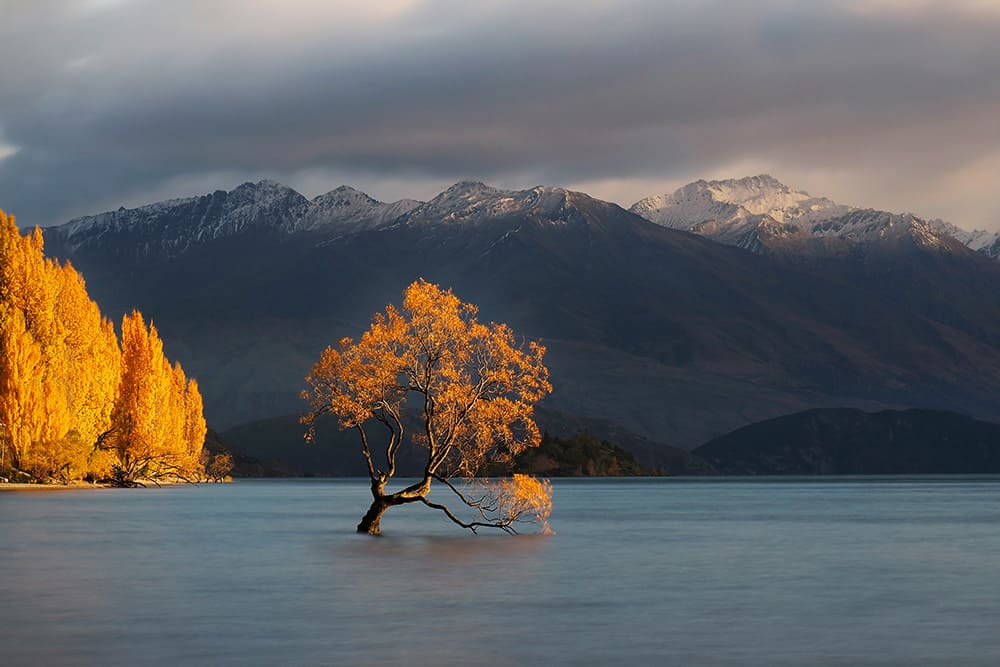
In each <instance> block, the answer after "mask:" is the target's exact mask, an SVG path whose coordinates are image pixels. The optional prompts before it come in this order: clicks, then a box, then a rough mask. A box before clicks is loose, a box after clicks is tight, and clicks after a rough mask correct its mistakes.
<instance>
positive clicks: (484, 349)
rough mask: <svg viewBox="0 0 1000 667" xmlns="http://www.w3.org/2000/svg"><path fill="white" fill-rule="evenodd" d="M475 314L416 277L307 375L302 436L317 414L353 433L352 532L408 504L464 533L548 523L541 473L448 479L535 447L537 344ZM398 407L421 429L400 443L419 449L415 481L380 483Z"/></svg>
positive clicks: (539, 385)
mask: <svg viewBox="0 0 1000 667" xmlns="http://www.w3.org/2000/svg"><path fill="white" fill-rule="evenodd" d="M476 314H477V308H476V307H475V306H474V305H472V304H468V303H463V302H462V301H460V300H459V299H458V298H457V297H456V296H455V295H454V294H452V293H451V291H450V290H442V289H441V288H439V287H438V286H436V285H433V284H431V283H428V282H425V281H423V280H419V281H417V282H414V283H413V284H412V285H410V286H409V287H408V288H407V289H406V291H405V292H404V295H403V308H402V311H399V310H397V309H396V308H395V307H394V306H392V305H390V306H388V307H387V308H386V310H385V312H384V313H379V314H376V315H375V316H374V318H373V320H372V324H371V326H370V327H369V329H368V330H367V331H365V332H364V334H363V335H362V336H361V338H360V340H358V341H357V342H355V341H353V340H351V339H350V338H345V339H343V340H341V341H340V345H339V346H338V348H336V349H335V348H332V347H328V348H326V350H324V351H323V353H322V355H321V357H320V359H319V361H318V362H317V363H316V364H315V365H314V366H313V369H312V373H311V374H310V375H309V376H308V377H307V378H306V384H307V389H306V390H305V391H304V392H303V398H304V399H306V400H307V401H309V404H310V411H309V413H308V414H306V415H305V416H304V417H303V418H302V421H303V423H304V424H306V425H307V426H308V427H309V432H308V434H307V438H309V439H311V438H312V435H313V432H314V428H315V422H316V419H317V418H318V417H320V416H322V415H327V414H329V415H333V416H335V417H336V418H337V420H338V421H339V425H340V427H341V428H353V429H356V430H357V431H358V434H359V438H360V445H361V452H362V455H363V456H364V460H365V463H366V465H367V468H368V474H369V476H370V478H371V492H372V504H371V506H370V508H369V509H368V512H367V513H366V514H365V516H364V517H363V518H362V520H361V523H359V524H358V532H360V533H368V534H372V535H377V534H379V533H380V532H381V525H380V522H381V519H382V515H383V514H384V513H385V512H386V510H388V509H389V508H390V507H393V506H396V505H403V504H408V503H416V502H420V503H423V504H424V505H426V506H428V507H431V508H433V509H436V510H440V511H441V512H443V513H444V514H445V515H446V516H447V517H448V518H449V519H451V520H452V521H454V522H455V523H457V524H458V525H460V526H463V527H465V528H469V529H471V530H472V531H473V532H475V531H476V529H477V528H480V527H495V528H500V529H503V530H505V531H507V532H515V530H514V524H515V523H516V522H518V521H521V520H526V519H533V520H537V521H539V522H540V523H542V524H543V527H547V526H546V525H545V521H546V519H547V518H548V514H549V511H550V510H551V487H550V486H549V485H548V483H547V482H542V481H538V480H534V479H533V478H530V477H528V476H525V475H517V476H515V477H514V478H513V479H511V480H507V481H504V482H502V483H496V484H492V485H490V484H487V483H486V482H480V483H479V484H476V485H474V486H469V485H466V486H460V485H457V484H455V483H454V482H453V479H454V478H456V477H464V478H472V477H474V476H475V474H476V473H477V472H478V471H479V470H482V469H484V468H485V467H486V466H487V465H490V464H501V465H503V464H510V463H512V461H513V458H514V457H515V456H516V455H517V454H519V453H520V452H522V451H523V450H524V449H525V448H527V447H534V446H537V445H538V443H539V442H540V439H541V438H540V434H539V431H538V427H537V425H536V424H535V422H534V419H533V410H534V404H535V403H536V402H537V401H538V400H539V399H541V398H542V397H543V396H545V395H546V394H548V393H549V392H550V391H552V387H551V385H550V384H549V381H548V370H547V369H546V368H545V365H544V364H543V363H542V357H543V356H544V354H545V348H544V347H542V346H541V345H539V344H538V343H535V342H530V343H528V344H527V345H518V343H517V341H516V340H515V338H514V334H513V332H512V331H511V330H510V328H509V327H507V326H506V325H504V324H495V323H489V324H482V323H480V322H479V321H477V319H476ZM407 408H409V409H410V410H411V411H412V412H414V413H415V414H416V415H418V416H419V423H420V427H419V429H417V432H416V433H415V434H414V435H413V436H412V437H411V438H410V440H411V441H412V442H413V443H415V444H416V445H418V446H420V447H423V448H424V450H425V464H424V471H423V475H422V477H421V479H420V480H419V481H417V482H416V483H414V484H412V485H410V486H407V487H406V488H403V489H401V490H399V491H395V492H389V491H387V490H386V486H387V484H388V483H389V481H390V480H391V479H392V478H393V476H394V475H395V473H396V458H397V455H398V452H399V448H400V447H401V446H402V445H403V443H404V442H405V440H406V439H405V437H404V423H406V419H405V416H404V411H405V410H406V409H407ZM372 423H375V424H377V425H379V426H378V428H379V429H380V432H384V433H385V434H386V441H385V449H384V457H376V456H375V454H374V453H373V444H372V441H371V439H370V437H369V432H368V431H369V426H370V424H372ZM376 458H379V459H380V460H378V461H376ZM382 459H384V463H385V467H384V468H383V467H382ZM434 481H437V482H440V483H441V484H442V485H444V486H445V487H446V488H447V489H448V490H450V491H451V492H453V493H454V494H455V496H457V498H458V499H459V501H460V502H461V503H463V504H464V505H466V506H468V507H469V508H471V512H472V514H473V516H472V518H471V519H463V518H461V517H460V516H458V515H457V514H455V513H454V512H453V511H452V510H451V509H449V508H448V507H447V506H446V505H444V504H441V503H438V502H434V501H432V500H430V499H429V497H428V496H429V493H430V491H431V485H432V483H433V482H434Z"/></svg>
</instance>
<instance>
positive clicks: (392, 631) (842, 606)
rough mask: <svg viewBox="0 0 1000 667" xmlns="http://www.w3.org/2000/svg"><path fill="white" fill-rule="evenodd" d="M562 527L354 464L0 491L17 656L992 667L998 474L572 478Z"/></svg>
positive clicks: (90, 660) (995, 658)
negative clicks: (155, 483) (474, 526)
mask: <svg viewBox="0 0 1000 667" xmlns="http://www.w3.org/2000/svg"><path fill="white" fill-rule="evenodd" d="M554 487H555V493H554V499H555V511H554V512H553V516H552V526H553V528H554V529H555V531H556V534H555V535H552V536H536V535H521V536H516V537H510V536H506V535H503V534H500V535H495V534H490V535H483V534H480V535H478V536H477V535H472V534H469V533H467V532H465V531H463V530H462V529H461V528H458V527H457V526H454V525H453V524H451V523H449V522H448V521H447V520H446V519H444V518H442V517H441V516H438V515H437V514H435V513H434V512H433V511H432V510H430V509H428V508H426V507H423V506H419V507H404V508H394V509H392V510H390V511H389V513H388V514H386V516H385V518H384V519H383V531H384V533H385V535H384V536H383V537H381V538H370V537H367V536H361V535H356V534H354V533H353V530H354V526H355V525H356V523H357V521H358V519H359V518H360V516H361V514H363V513H364V510H365V509H366V508H367V504H368V500H369V497H368V489H367V487H366V485H365V484H364V483H363V482H362V481H360V480H332V481H331V480H322V481H321V480H302V481H267V480H261V481H239V482H236V483H234V484H228V485H203V486H198V487H179V488H164V489H146V490H107V491H65V492H60V493H55V492H53V493H0V664H4V665H106V664H115V665H134V664H198V665H241V666H242V665H323V664H329V665H382V664H394V663H399V662H401V661H405V662H407V663H409V664H413V665H424V664H427V665H472V664H498V665H514V664H525V665H548V664H581V665H587V664H594V665H612V664H613V665H628V664H640V665H646V664H649V665H661V664H673V665H741V666H743V665H768V666H773V665H907V666H912V665H941V666H949V667H953V666H957V665H997V664H1000V562H998V557H1000V480H998V479H995V478H980V479H971V478H941V479H928V478H910V479H903V478H890V479H877V480H871V479H868V480H858V479H835V480H830V479H823V480H781V481H777V480H705V479H702V480H684V479H656V480H566V481H556V482H555V483H554Z"/></svg>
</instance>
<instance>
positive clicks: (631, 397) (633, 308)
mask: <svg viewBox="0 0 1000 667" xmlns="http://www.w3.org/2000/svg"><path fill="white" fill-rule="evenodd" d="M709 186H711V184H709V183H707V182H703V183H701V184H693V186H692V187H691V188H690V189H689V190H688V192H687V193H682V194H684V196H683V197H682V196H680V195H678V196H677V197H675V198H673V199H671V200H670V202H671V205H672V206H673V208H674V209H678V208H682V207H684V206H686V207H687V210H688V211H692V210H695V211H697V210H699V207H700V210H701V211H703V212H704V211H706V210H708V214H707V215H706V214H702V215H700V216H695V217H701V218H702V219H701V220H699V224H701V230H702V232H703V233H705V232H706V231H707V228H708V226H709V223H711V224H716V225H718V226H719V228H720V229H724V228H725V225H726V224H731V223H732V221H733V220H738V221H741V222H742V223H743V224H745V225H746V230H745V231H747V232H748V233H749V234H751V236H752V238H751V239H749V240H748V241H753V239H758V240H761V239H763V240H765V241H766V242H767V243H770V244H772V245H771V246H765V247H766V248H769V249H774V248H776V247H778V245H780V244H781V243H787V244H789V246H794V244H795V243H797V242H799V240H800V239H805V240H806V241H808V242H809V243H810V244H811V245H812V246H814V247H816V249H817V252H820V251H822V249H823V248H824V247H826V246H830V247H831V248H832V249H834V250H837V249H839V248H841V247H847V246H849V244H850V243H851V241H850V239H866V238H871V239H878V238H881V239H883V243H881V244H875V245H873V246H872V247H873V248H874V247H877V248H880V249H884V252H881V251H879V252H875V251H874V250H872V251H870V252H865V253H857V254H856V253H846V254H845V253H840V252H832V253H829V254H827V255H823V256H822V260H823V261H820V262H813V261H785V260H784V258H783V257H779V256H777V253H776V252H760V253H757V254H753V253H749V252H744V251H741V250H739V249H737V248H734V247H730V246H728V245H723V244H720V243H717V242H713V241H712V240H710V239H708V238H703V237H702V236H699V235H696V234H690V233H685V232H681V231H677V230H674V229H669V228H667V226H665V225H657V224H653V223H651V222H649V221H648V220H645V219H643V218H642V217H640V216H639V215H636V214H635V213H631V212H629V211H626V210H625V209H623V208H621V207H619V206H617V205H615V204H611V203H608V202H603V201H600V200H597V199H593V198H591V197H589V196H587V195H585V194H583V193H579V192H571V191H567V190H563V189H560V188H552V187H536V188H530V189H526V190H502V189H499V188H493V187H489V186H487V185H484V184H482V183H475V182H461V183H457V184H455V185H454V186H452V187H451V188H448V189H447V190H445V191H444V192H443V193H441V194H440V195H438V196H436V197H434V198H433V199H431V200H430V201H428V202H426V203H418V202H413V201H403V202H397V203H395V204H383V203H381V202H378V201H376V200H374V199H372V198H371V197H368V196H367V195H365V194H364V193H361V192H358V191H356V190H352V189H350V188H338V189H337V190H334V191H333V192H331V193H328V194H326V195H323V196H320V197H317V198H316V199H314V200H312V201H310V200H307V199H306V198H304V197H302V196H301V195H299V194H298V193H296V192H295V191H294V190H291V189H289V188H286V187H284V186H281V185H278V184H276V183H269V182H263V183H255V184H245V185H243V186H240V187H239V188H236V189H235V190H233V191H231V192H217V193H213V194H211V195H206V196H204V197H195V198H191V199H183V200H174V201H170V202H164V203H161V204H153V205H150V206H145V207H140V208H137V209H134V210H131V211H125V210H121V211H116V212H111V213H106V214H102V215H100V216H94V217H91V218H85V219H81V220H77V221H73V222H71V223H68V224H67V225H64V226H62V227H60V228H55V229H49V230H46V233H45V238H46V251H47V252H48V253H49V254H50V255H52V256H55V257H60V258H61V259H66V260H71V261H72V262H73V263H74V265H75V266H76V267H77V268H78V269H79V270H81V271H82V272H83V274H84V275H85V276H86V279H87V285H88V288H89V289H90V293H91V294H92V295H93V296H94V297H95V298H96V299H97V300H98V302H99V303H100V304H101V306H102V308H103V309H104V311H105V312H106V313H107V314H109V315H111V316H112V317H115V318H117V316H119V315H120V314H121V313H123V312H128V311H129V310H130V309H131V308H135V307H138V308H140V309H141V310H142V311H143V312H144V313H146V314H148V315H149V316H150V317H152V318H155V320H156V322H157V326H158V328H159V329H160V331H161V334H162V335H163V337H164V340H165V341H166V343H167V345H169V346H171V350H176V352H175V353H173V354H172V356H175V357H176V358H178V359H181V360H182V363H184V366H185V368H187V369H190V372H191V373H192V375H193V376H195V377H197V378H198V379H199V383H200V384H201V386H202V390H203V395H204V397H205V406H206V414H209V415H210V419H211V420H212V421H213V423H214V424H219V425H231V424H234V423H237V422H240V421H246V420H250V419H255V418H260V417H267V416H274V415H278V414H288V413H293V412H296V411H298V410H300V409H301V405H300V401H299V399H298V392H299V390H300V388H301V386H302V378H303V377H304V376H305V374H307V373H308V370H309V367H310V365H311V364H312V363H313V362H314V361H315V356H316V354H317V352H318V351H319V350H321V349H323V347H324V346H325V345H327V344H329V343H330V342H331V341H336V340H338V338H340V337H342V336H356V335H358V333H359V332H360V331H362V330H363V329H364V327H365V326H366V323H367V322H368V321H369V319H370V317H371V313H372V312H373V311H375V310H377V309H379V308H381V307H382V306H383V305H384V304H386V303H390V302H393V301H394V300H396V299H398V297H399V294H400V292H401V291H402V289H403V288H404V287H405V286H406V285H407V284H409V283H410V282H412V281H413V280H415V279H417V278H420V277H423V278H425V279H427V280H430V281H432V282H435V283H438V284H441V285H443V286H448V287H451V288H453V289H454V290H455V293H456V294H457V295H460V297H461V298H462V299H463V300H468V301H471V302H472V303H476V304H477V305H478V306H479V307H480V308H481V313H482V317H483V318H484V319H492V320H495V321H501V322H507V323H508V324H510V325H511V326H512V327H513V328H514V330H515V331H517V332H519V333H523V334H524V335H525V336H527V337H529V338H542V339H543V340H545V342H546V345H547V346H549V350H550V356H549V357H547V364H549V367H550V370H551V372H552V378H553V383H554V384H555V385H556V386H557V387H558V390H557V392H556V393H554V394H553V397H552V401H553V403H552V407H555V408H557V409H564V410H566V411H568V412H572V413H575V414H581V415H585V416H591V417H597V418H602V419H611V420H614V421H618V422H621V423H623V424H625V425H626V426H629V427H631V428H634V429H636V430H640V429H641V432H642V433H644V434H645V435H647V436H648V437H653V436H655V438H656V439H661V438H662V439H664V440H667V441H669V442H672V443H682V444H686V445H691V446H693V445H695V444H700V443H702V442H704V441H705V440H706V439H708V437H709V436H711V435H712V434H715V433H717V432H719V431H720V430H729V429H731V428H735V427H736V426H739V425H741V424H743V423H746V421H748V420H756V419H762V418H766V417H771V416H778V415H780V414H785V413H787V412H789V411H790V410H801V409H806V408H809V407H818V406H822V405H830V404H845V403H849V404H865V405H872V406H885V405H917V404H919V405H924V406H930V407H938V408H942V409H953V410H959V411H963V412H969V413H977V414H982V415H985V416H988V417H990V418H995V419H1000V408H998V407H997V404H996V400H995V396H996V395H997V394H998V392H1000V346H998V345H997V341H1000V305H998V304H1000V296H998V295H1000V287H998V286H1000V265H998V264H996V263H994V262H989V261H978V260H980V259H981V258H978V257H976V256H975V255H974V254H973V253H972V252H971V251H969V250H967V249H966V248H965V246H962V245H958V241H956V240H953V239H951V237H948V236H946V235H944V234H943V233H942V232H939V231H938V230H937V228H935V227H934V225H933V224H931V223H928V222H925V221H921V220H919V219H916V218H914V217H913V216H893V215H890V214H886V213H880V212H877V211H867V210H864V209H853V208H848V207H838V205H836V204H833V203H832V202H829V201H828V200H823V199H820V198H814V197H810V196H808V195H806V194H805V193H796V192H794V191H791V190H790V189H788V188H784V187H783V186H781V185H780V184H777V183H776V181H774V180H773V179H764V178H760V179H745V180H743V181H741V182H735V181H734V182H731V183H728V184H725V183H723V184H722V185H715V186H714V189H713V187H709ZM724 198H729V199H731V200H732V201H723V199H724ZM666 200H667V198H663V201H662V202H660V204H659V205H657V206H652V207H650V208H652V209H656V208H660V209H664V208H670V207H668V206H664V205H663V204H665V203H667V202H666ZM675 219H677V218H675ZM888 232H891V233H888ZM782 234H784V236H781V235H782ZM706 235H707V234H706ZM841 237H843V238H841ZM893 239H898V240H900V243H899V244H896V243H893V242H892V241H893ZM939 239H946V241H945V242H946V243H952V244H955V247H957V250H954V249H953V248H952V246H948V247H946V248H945V250H946V252H934V251H926V252H919V253H914V252H913V248H914V247H916V245H915V244H917V243H919V244H920V245H919V248H920V249H924V248H925V246H926V245H929V244H931V243H932V242H936V241H937V240H939ZM744 245H747V246H748V247H750V246H749V242H748V243H745V244H744ZM793 249H794V248H793ZM859 258H860V259H861V260H862V261H857V260H858V259H859Z"/></svg>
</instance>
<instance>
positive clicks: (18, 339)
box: [0, 211, 205, 484]
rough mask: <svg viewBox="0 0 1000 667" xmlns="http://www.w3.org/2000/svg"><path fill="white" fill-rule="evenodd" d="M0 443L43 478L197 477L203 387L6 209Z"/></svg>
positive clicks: (0, 258) (0, 282) (14, 465)
mask: <svg viewBox="0 0 1000 667" xmlns="http://www.w3.org/2000/svg"><path fill="white" fill-rule="evenodd" d="M0 424H2V426H0V451H2V457H3V459H2V462H0V465H2V466H3V467H4V468H6V469H9V470H12V471H15V474H16V475H20V476H24V477H30V478H33V479H35V480H39V481H44V480H49V479H57V480H62V481H66V480H70V479H79V478H83V477H85V476H89V477H93V478H104V477H109V476H113V477H114V478H115V479H117V480H119V481H120V482H121V483H123V484H128V483H132V482H134V481H135V480H136V479H137V478H140V477H142V478H151V479H156V478H158V477H164V476H172V477H179V478H186V477H189V476H197V475H199V474H200V471H201V470H202V469H203V467H204V464H203V462H202V460H201V455H202V444H203V443H204V440H205V420H204V417H203V416H202V402H201V394H200V393H199V391H198V385H197V383H196V382H195V381H194V380H189V379H188V378H187V377H186V376H185V375H184V371H183V370H182V369H181V367H180V365H179V364H175V365H171V364H170V363H169V361H168V360H167V359H166V358H165V357H164V355H163V344H162V341H160V338H159V336H158V334H157V331H156V328H155V327H153V326H152V324H150V325H148V326H147V325H146V323H145V322H144V321H143V318H142V315H141V314H140V313H138V312H133V313H132V314H130V315H126V316H125V318H124V319H123V321H122V342H121V346H119V343H118V338H117V336H116V333H115V328H114V325H113V324H112V323H111V322H110V321H109V320H107V319H105V318H103V317H102V316H101V313H100V310H99V308H98V306H97V304H95V303H94V302H93V301H92V300H91V299H90V297H89V296H88V295H87V290H86V286H85V284H84V281H83V278H82V276H80V274H79V273H77V272H76V270H75V269H74V268H73V267H72V266H70V265H69V264H66V265H62V264H60V263H58V262H56V261H53V260H50V259H46V258H45V257H44V254H43V241H42V234H41V230H39V229H35V231H34V232H33V233H30V234H28V235H27V236H22V235H21V233H20V232H19V230H18V228H17V226H16V225H15V224H14V219H13V218H12V217H9V216H7V215H5V214H4V213H3V212H2V211H0Z"/></svg>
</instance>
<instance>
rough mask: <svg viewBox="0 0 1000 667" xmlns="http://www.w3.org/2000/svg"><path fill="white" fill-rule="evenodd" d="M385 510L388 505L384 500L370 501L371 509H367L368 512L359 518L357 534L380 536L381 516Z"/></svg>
mask: <svg viewBox="0 0 1000 667" xmlns="http://www.w3.org/2000/svg"><path fill="white" fill-rule="evenodd" d="M387 509H389V503H387V502H386V501H385V499H384V498H375V499H374V500H373V501H372V504H371V507H369V508H368V512H367V513H366V514H365V515H364V517H362V518H361V523H359V524H358V532H359V533H368V534H369V535H381V534H382V526H381V522H382V515H383V514H385V511H386V510H387Z"/></svg>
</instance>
